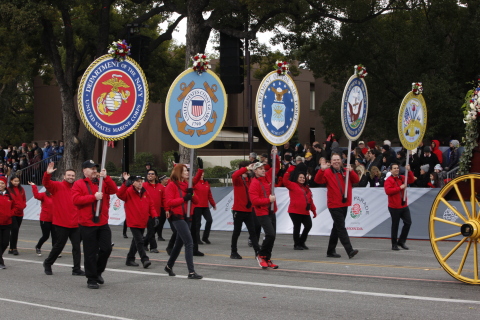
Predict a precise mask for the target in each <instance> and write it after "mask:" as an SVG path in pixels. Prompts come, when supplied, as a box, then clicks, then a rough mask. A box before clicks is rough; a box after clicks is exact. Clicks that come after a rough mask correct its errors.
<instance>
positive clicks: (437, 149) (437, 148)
mask: <svg viewBox="0 0 480 320" xmlns="http://www.w3.org/2000/svg"><path fill="white" fill-rule="evenodd" d="M432 142H435V148H433V149H432V153H435V155H436V156H437V158H438V162H440V164H442V162H443V153H442V150H440V141H438V140H432Z"/></svg>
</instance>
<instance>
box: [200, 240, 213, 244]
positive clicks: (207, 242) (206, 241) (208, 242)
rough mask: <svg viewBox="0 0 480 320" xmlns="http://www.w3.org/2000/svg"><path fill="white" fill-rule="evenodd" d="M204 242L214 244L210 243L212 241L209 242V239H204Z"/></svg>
mask: <svg viewBox="0 0 480 320" xmlns="http://www.w3.org/2000/svg"><path fill="white" fill-rule="evenodd" d="M202 240H203V242H205V243H206V244H212V243H211V242H210V240H208V239H202Z"/></svg>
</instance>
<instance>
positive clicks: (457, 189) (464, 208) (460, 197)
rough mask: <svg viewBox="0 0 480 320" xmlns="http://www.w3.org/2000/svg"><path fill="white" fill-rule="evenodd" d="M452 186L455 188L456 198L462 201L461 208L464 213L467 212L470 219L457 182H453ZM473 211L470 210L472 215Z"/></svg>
mask: <svg viewBox="0 0 480 320" xmlns="http://www.w3.org/2000/svg"><path fill="white" fill-rule="evenodd" d="M453 187H454V188H455V191H456V192H457V196H458V199H459V200H460V202H461V203H462V207H463V210H465V213H466V214H467V217H468V219H470V212H469V211H468V209H467V204H466V203H465V200H463V196H462V193H461V192H460V189H459V188H458V184H455V185H454V186H453ZM474 212H475V211H474ZM474 212H472V215H474Z"/></svg>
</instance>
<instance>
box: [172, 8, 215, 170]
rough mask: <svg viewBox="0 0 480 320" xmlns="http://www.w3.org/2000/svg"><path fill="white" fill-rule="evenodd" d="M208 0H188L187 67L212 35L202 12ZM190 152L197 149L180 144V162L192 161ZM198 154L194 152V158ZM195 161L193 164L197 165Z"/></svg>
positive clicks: (202, 50) (203, 48)
mask: <svg viewBox="0 0 480 320" xmlns="http://www.w3.org/2000/svg"><path fill="white" fill-rule="evenodd" d="M207 4H208V1H204V0H202V1H200V0H189V1H187V12H188V14H187V43H186V47H185V69H187V68H189V67H190V65H191V57H192V56H194V55H195V54H197V53H204V52H205V47H206V46H207V41H208V38H209V37H210V31H211V30H212V28H211V27H209V26H207V25H206V24H205V20H204V19H203V16H202V12H203V10H204V9H205V7H206V6H207ZM190 152H195V149H190V148H185V147H184V146H182V145H180V147H179V150H178V153H179V154H180V163H190ZM195 158H196V155H195V154H194V159H195ZM195 162H196V161H194V163H193V164H191V165H192V166H193V167H195Z"/></svg>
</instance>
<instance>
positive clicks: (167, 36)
mask: <svg viewBox="0 0 480 320" xmlns="http://www.w3.org/2000/svg"><path fill="white" fill-rule="evenodd" d="M183 18H185V15H183V14H182V15H181V16H180V17H178V18H177V20H175V22H174V23H172V24H171V25H170V26H169V27H168V29H167V31H165V32H164V33H162V34H161V35H160V36H159V37H158V38H156V39H155V40H153V41H152V42H150V45H149V46H148V52H149V53H151V52H153V51H154V50H155V49H156V48H158V46H159V45H161V44H162V43H163V42H164V41H168V40H172V33H173V31H175V28H176V27H177V26H178V24H179V23H180V21H182V20H183Z"/></svg>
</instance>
